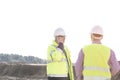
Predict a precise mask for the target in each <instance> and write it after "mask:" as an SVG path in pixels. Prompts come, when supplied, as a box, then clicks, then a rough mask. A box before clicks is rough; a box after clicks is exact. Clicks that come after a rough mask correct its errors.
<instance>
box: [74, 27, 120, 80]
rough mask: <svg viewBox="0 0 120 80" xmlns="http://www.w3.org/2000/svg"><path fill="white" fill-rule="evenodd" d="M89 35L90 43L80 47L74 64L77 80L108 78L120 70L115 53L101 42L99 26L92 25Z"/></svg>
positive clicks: (107, 79)
mask: <svg viewBox="0 0 120 80" xmlns="http://www.w3.org/2000/svg"><path fill="white" fill-rule="evenodd" d="M90 35H91V41H92V44H90V45H86V46H85V47H83V48H82V49H81V51H80V53H79V56H78V59H77V61H76V64H75V70H76V77H77V80H110V79H111V76H114V75H115V74H116V73H117V72H118V71H119V70H120V66H119V64H118V61H117V59H116V57H115V53H114V51H113V50H112V49H110V48H109V47H107V46H105V45H102V44H101V40H102V38H103V30H102V28H101V27H100V26H95V27H93V28H92V30H91V33H90Z"/></svg>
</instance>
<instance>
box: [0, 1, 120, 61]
mask: <svg viewBox="0 0 120 80" xmlns="http://www.w3.org/2000/svg"><path fill="white" fill-rule="evenodd" d="M119 4H120V2H119V0H0V53H9V54H11V53H13V54H20V55H24V56H36V57H39V58H43V59H46V54H47V47H48V45H49V44H51V42H52V40H53V39H54V37H53V33H54V30H55V29H56V28H58V27H62V28H63V29H64V30H65V31H66V35H67V37H66V41H65V44H66V45H67V46H68V48H69V49H70V51H71V56H72V61H73V62H75V61H76V59H77V56H78V53H79V51H80V49H81V48H82V47H83V46H84V45H86V44H90V43H91V41H90V35H89V32H90V30H91V28H92V27H93V26H94V25H100V26H101V27H103V30H104V38H103V40H102V43H103V44H105V45H107V46H109V47H110V48H112V49H113V50H114V51H115V54H116V57H117V60H120V36H119V35H120V29H119V27H120V11H119V10H120V9H119V8H120V5H119Z"/></svg>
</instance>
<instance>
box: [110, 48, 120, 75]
mask: <svg viewBox="0 0 120 80" xmlns="http://www.w3.org/2000/svg"><path fill="white" fill-rule="evenodd" d="M108 64H109V65H110V68H111V75H112V76H114V75H115V74H116V73H117V72H118V71H119V70H120V65H119V63H118V61H117V59H116V56H115V53H114V51H113V50H111V55H110V59H109V62H108Z"/></svg>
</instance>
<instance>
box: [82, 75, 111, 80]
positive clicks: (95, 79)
mask: <svg viewBox="0 0 120 80" xmlns="http://www.w3.org/2000/svg"><path fill="white" fill-rule="evenodd" d="M84 80H111V79H110V78H106V77H104V76H85V77H84Z"/></svg>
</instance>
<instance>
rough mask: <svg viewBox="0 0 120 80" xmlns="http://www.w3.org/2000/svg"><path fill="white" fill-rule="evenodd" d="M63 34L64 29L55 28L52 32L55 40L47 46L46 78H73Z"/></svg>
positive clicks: (57, 79)
mask: <svg viewBox="0 0 120 80" xmlns="http://www.w3.org/2000/svg"><path fill="white" fill-rule="evenodd" d="M65 36H66V35H65V31H64V30H63V29H62V28H57V29H56V30H55V32H54V37H55V40H53V43H52V44H51V45H50V46H49V47H48V52H47V59H48V63H47V77H48V80H74V74H73V67H72V62H71V59H70V51H69V50H68V48H67V47H66V46H65V45H64V42H65Z"/></svg>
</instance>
